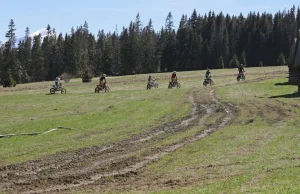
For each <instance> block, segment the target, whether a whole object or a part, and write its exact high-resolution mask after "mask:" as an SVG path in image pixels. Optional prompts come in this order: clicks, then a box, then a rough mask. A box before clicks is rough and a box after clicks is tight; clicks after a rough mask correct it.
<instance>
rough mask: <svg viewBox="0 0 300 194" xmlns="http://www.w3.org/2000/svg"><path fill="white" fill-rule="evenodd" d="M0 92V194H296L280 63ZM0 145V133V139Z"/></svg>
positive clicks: (291, 126)
mask: <svg viewBox="0 0 300 194" xmlns="http://www.w3.org/2000/svg"><path fill="white" fill-rule="evenodd" d="M245 70H246V73H245V75H246V80H245V81H240V82H237V80H236V73H237V69H225V70H212V76H213V77H212V79H213V81H214V83H215V84H214V85H213V86H207V87H204V86H203V85H202V82H203V78H204V74H205V71H189V72H178V73H177V75H178V78H179V82H180V83H181V88H179V89H177V88H173V89H168V87H167V86H168V82H169V78H170V76H171V73H157V74H151V75H152V76H153V77H154V78H155V79H156V80H157V82H158V84H159V88H158V89H150V90H146V84H147V78H148V75H145V74H144V75H132V76H120V77H107V80H108V83H109V85H110V89H111V91H110V92H106V93H105V92H100V93H94V89H95V86H96V84H97V83H98V78H94V79H93V81H92V82H91V83H81V80H80V79H72V80H71V81H70V83H67V84H63V86H64V87H65V88H66V90H67V93H66V94H60V93H59V92H57V93H56V94H54V95H50V93H49V90H50V88H51V86H52V85H53V84H54V82H40V83H31V84H21V85H17V86H16V87H14V88H0V107H1V108H0V121H1V123H0V135H7V134H22V133H38V134H36V135H21V136H10V137H2V138H0V150H1V151H0V193H300V186H299V180H300V143H299V140H300V133H299V132H300V117H299V115H300V111H299V107H300V95H298V94H297V93H294V92H295V91H296V90H297V87H296V86H290V85H286V84H285V83H286V82H287V81H288V79H287V76H288V74H287V72H288V68H287V67H286V66H277V67H259V68H246V69H245ZM0 137H1V136H0Z"/></svg>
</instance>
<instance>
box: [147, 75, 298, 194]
mask: <svg viewBox="0 0 300 194" xmlns="http://www.w3.org/2000/svg"><path fill="white" fill-rule="evenodd" d="M286 81H287V79H286V78H276V79H271V80H266V81H261V82H257V83H239V84H235V85H230V86H225V87H217V88H216V89H217V93H218V95H219V96H220V97H221V99H222V101H224V102H229V103H232V104H234V105H236V106H237V107H238V108H239V113H240V114H238V116H237V117H236V118H235V120H234V122H233V123H232V124H231V125H229V126H227V127H225V128H224V129H222V130H220V131H218V132H216V133H214V134H212V135H210V136H209V137H207V138H205V139H203V140H201V141H198V142H195V143H193V144H190V145H188V146H185V147H184V148H181V149H179V150H177V151H176V152H174V153H172V154H169V155H168V156H165V157H164V158H163V159H161V160H160V161H159V162H156V163H154V164H152V165H150V166H148V169H149V172H151V173H149V174H150V175H149V176H151V175H153V176H154V174H155V176H156V177H160V179H161V180H160V182H164V181H169V180H176V181H178V182H179V183H185V182H187V184H188V185H191V186H184V187H180V186H177V188H176V185H175V186H174V187H175V189H172V190H165V191H160V192H158V193H299V192H300V186H299V184H298V180H299V178H300V177H299V172H300V151H299V150H300V144H299V140H300V136H299V123H300V122H299V114H298V113H299V112H298V110H297V109H298V106H295V105H297V104H299V100H300V96H299V97H298V98H285V97H279V98H277V97H278V96H282V95H286V94H292V93H293V92H294V91H295V90H296V89H297V87H295V86H275V84H276V83H284V82H286ZM270 97H271V98H270ZM273 97H276V98H273ZM270 106H271V107H273V108H272V109H269V108H268V107H270ZM275 110H279V111H280V112H279V113H281V115H278V114H277V113H276V111H275ZM249 120H251V122H247V121H249Z"/></svg>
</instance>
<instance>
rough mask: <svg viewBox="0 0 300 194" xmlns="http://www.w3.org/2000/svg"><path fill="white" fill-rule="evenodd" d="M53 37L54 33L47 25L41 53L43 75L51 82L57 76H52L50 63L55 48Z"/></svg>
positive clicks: (51, 64)
mask: <svg viewBox="0 0 300 194" xmlns="http://www.w3.org/2000/svg"><path fill="white" fill-rule="evenodd" d="M55 41H56V40H55V36H54V33H53V31H52V29H51V27H50V25H49V24H48V25H47V36H46V37H45V38H44V40H43V43H42V46H41V48H42V51H43V58H44V59H43V61H44V65H43V71H45V72H43V74H46V80H53V79H54V78H55V77H56V76H58V75H53V74H52V72H53V71H52V69H53V63H52V56H53V50H54V46H55Z"/></svg>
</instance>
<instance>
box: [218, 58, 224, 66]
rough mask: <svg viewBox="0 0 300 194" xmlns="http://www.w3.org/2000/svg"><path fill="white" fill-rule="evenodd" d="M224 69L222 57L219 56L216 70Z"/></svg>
mask: <svg viewBox="0 0 300 194" xmlns="http://www.w3.org/2000/svg"><path fill="white" fill-rule="evenodd" d="M224 67H225V65H224V61H223V57H222V56H220V58H219V62H218V68H219V69H224Z"/></svg>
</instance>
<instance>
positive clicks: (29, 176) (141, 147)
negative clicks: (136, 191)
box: [0, 88, 236, 193]
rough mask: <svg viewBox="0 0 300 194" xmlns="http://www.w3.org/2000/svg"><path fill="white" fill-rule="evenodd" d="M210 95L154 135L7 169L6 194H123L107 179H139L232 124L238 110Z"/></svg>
mask: <svg viewBox="0 0 300 194" xmlns="http://www.w3.org/2000/svg"><path fill="white" fill-rule="evenodd" d="M205 91H206V92H205V93H204V94H203V93H201V98H200V93H199V92H197V91H195V90H193V91H191V92H190V93H189V96H188V97H189V101H190V102H191V103H192V105H193V107H192V110H191V113H190V115H189V116H187V117H186V118H184V119H182V120H180V121H176V122H172V123H168V124H164V125H162V126H160V127H158V128H156V129H153V130H152V131H151V132H149V133H146V134H140V135H137V136H134V137H132V138H131V139H126V140H123V141H120V142H115V143H112V144H108V145H106V146H103V147H90V148H84V149H80V150H78V151H76V152H68V151H66V152H60V153H57V154H55V155H51V156H49V157H47V158H43V159H40V160H35V161H28V162H25V163H21V164H16V165H10V166H4V167H1V168H0V192H8V193H45V192H48V193H57V192H69V191H70V192H72V190H73V191H74V190H76V189H78V188H95V187H96V188H97V187H99V188H101V191H102V192H105V191H117V190H119V189H120V190H122V189H123V186H121V185H120V186H119V187H115V184H114V185H113V187H109V186H108V185H107V186H108V187H107V186H106V183H107V177H112V176H114V177H116V176H117V177H128V176H131V175H134V177H139V175H141V174H142V173H141V172H142V171H143V168H144V167H145V166H147V165H148V164H150V163H152V162H154V161H156V160H158V159H159V158H161V157H163V156H165V155H167V154H170V153H172V152H174V151H176V150H177V149H179V148H181V147H183V146H185V145H187V144H190V143H193V142H195V141H199V140H201V139H202V138H204V137H206V136H207V135H209V134H211V133H213V132H215V131H217V130H220V129H221V128H223V127H224V126H225V125H227V124H229V122H230V121H231V120H232V119H233V118H234V115H235V114H236V109H235V107H233V106H232V105H230V104H223V103H220V102H219V101H218V99H217V98H216V95H215V91H214V90H213V89H210V88H207V89H206V90H205ZM220 105H221V106H220ZM216 112H218V113H222V116H221V117H219V118H218V122H217V124H215V125H210V126H209V127H207V128H206V129H205V130H199V132H198V133H197V134H196V135H194V136H193V137H189V138H186V139H181V140H180V141H178V142H175V143H172V144H170V145H167V146H155V145H156V144H159V143H160V142H162V141H163V140H164V139H165V138H167V137H170V136H172V135H174V134H176V133H177V132H182V131H187V130H189V129H191V128H192V127H195V126H202V125H204V124H205V121H206V120H207V118H209V117H213V116H214V113H216ZM136 153H138V154H136ZM141 176H142V175H141ZM126 179H127V178H126ZM120 181H121V182H123V180H122V179H120ZM127 187H128V185H127Z"/></svg>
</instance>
